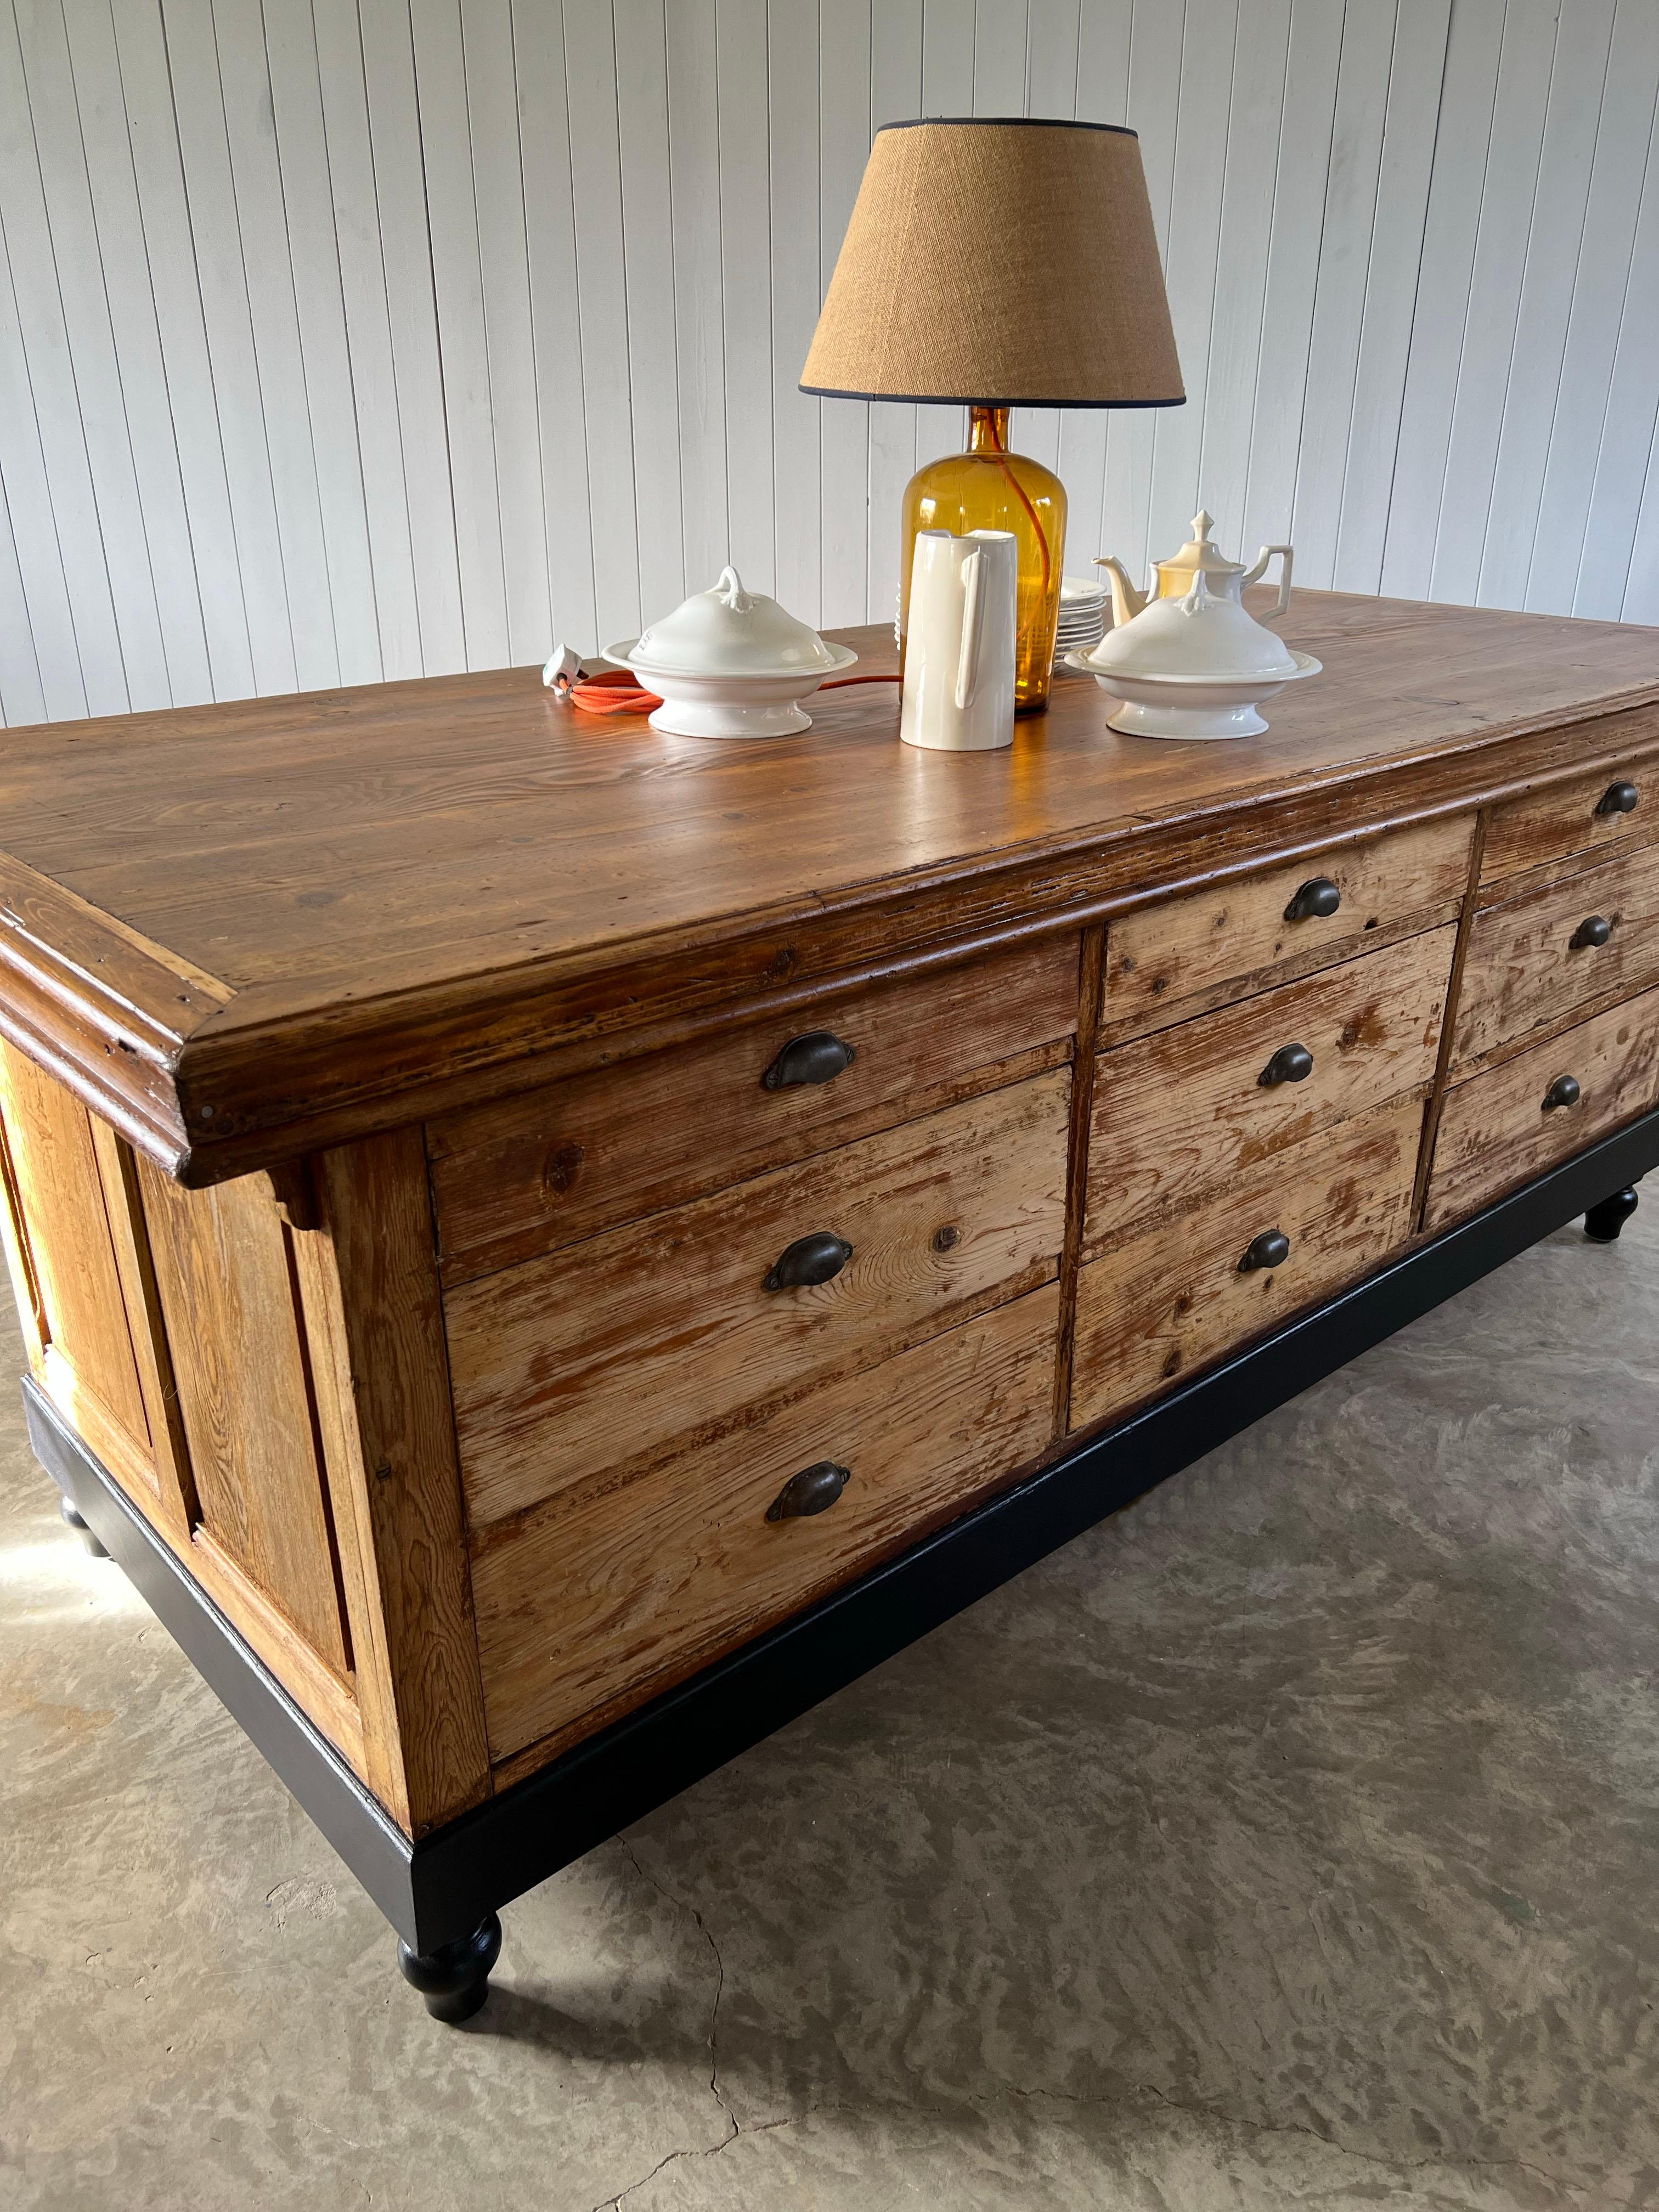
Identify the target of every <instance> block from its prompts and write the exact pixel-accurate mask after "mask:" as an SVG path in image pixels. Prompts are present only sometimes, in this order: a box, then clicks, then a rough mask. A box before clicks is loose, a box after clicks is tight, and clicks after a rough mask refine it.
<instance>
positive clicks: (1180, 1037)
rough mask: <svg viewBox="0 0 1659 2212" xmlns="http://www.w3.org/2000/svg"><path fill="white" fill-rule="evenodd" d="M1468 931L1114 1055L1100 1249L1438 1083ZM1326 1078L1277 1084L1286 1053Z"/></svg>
mask: <svg viewBox="0 0 1659 2212" xmlns="http://www.w3.org/2000/svg"><path fill="white" fill-rule="evenodd" d="M1455 936H1456V931H1455V927H1445V928H1443V929H1434V930H1430V931H1427V932H1426V933H1425V934H1424V935H1423V936H1421V937H1413V938H1409V939H1407V941H1406V942H1405V943H1404V944H1403V945H1390V946H1388V947H1386V948H1385V949H1384V950H1383V951H1380V952H1368V953H1367V954H1366V955H1365V956H1364V958H1363V959H1358V960H1351V961H1348V962H1346V963H1345V964H1344V965H1343V966H1342V967H1340V968H1336V969H1331V970H1330V971H1329V972H1328V974H1326V975H1313V976H1310V977H1309V978H1308V979H1307V980H1306V981H1304V982H1299V983H1285V984H1281V985H1280V986H1279V987H1278V988H1277V989H1276V990H1272V991H1263V992H1261V994H1259V995H1258V996H1257V997H1255V998H1254V999H1246V1000H1243V1003H1242V1004H1240V1005H1238V1006H1229V1007H1226V1008H1225V1009H1224V1010H1223V1011H1222V1012H1218V1013H1209V1014H1201V1015H1200V1016H1199V1017H1198V1018H1196V1019H1195V1020H1193V1021H1190V1022H1182V1023H1181V1024H1179V1025H1178V1026H1176V1028H1173V1029H1167V1030H1159V1031H1158V1033H1157V1034H1156V1035H1155V1036H1147V1037H1140V1038H1138V1039H1136V1040H1135V1041H1133V1042H1131V1043H1127V1044H1120V1045H1115V1046H1114V1047H1113V1048H1112V1049H1111V1050H1110V1051H1109V1052H1104V1053H1102V1054H1101V1055H1100V1057H1099V1060H1098V1061H1097V1066H1096V1071H1095V1096H1094V1110H1093V1114H1092V1117H1091V1132H1090V1139H1089V1188H1088V1212H1087V1216H1086V1218H1085V1238H1086V1240H1087V1241H1088V1243H1090V1244H1091V1245H1094V1244H1097V1243H1099V1242H1100V1241H1101V1240H1102V1239H1103V1238H1104V1237H1117V1236H1120V1235H1121V1234H1122V1233H1123V1232H1124V1231H1126V1230H1127V1229H1128V1228H1129V1227H1131V1226H1132V1225H1133V1224H1135V1223H1137V1222H1139V1221H1140V1220H1142V1219H1143V1218H1146V1217H1151V1216H1155V1215H1157V1214H1159V1213H1161V1212H1167V1211H1168V1210H1170V1208H1171V1207H1174V1206H1179V1205H1181V1204H1182V1203H1183V1202H1185V1201H1187V1200H1190V1199H1192V1198H1194V1197H1195V1196H1197V1195H1198V1194H1199V1193H1200V1192H1201V1191H1204V1190H1206V1189H1208V1188H1212V1187H1213V1186H1214V1185H1216V1184H1218V1183H1220V1182H1224V1181H1225V1180H1227V1179H1229V1178H1231V1177H1232V1176H1237V1174H1238V1173H1239V1172H1240V1171H1241V1170H1243V1169H1247V1168H1249V1167H1252V1166H1253V1165H1254V1164H1255V1163H1256V1162H1257V1161H1258V1160H1261V1159H1263V1158H1266V1157H1267V1155H1268V1154H1269V1153H1272V1152H1282V1151H1283V1150H1285V1148H1286V1147H1287V1146H1291V1145H1297V1144H1300V1143H1301V1142H1302V1140H1303V1139H1304V1138H1305V1137H1309V1136H1311V1135H1312V1134H1313V1133H1314V1132H1315V1131H1316V1130H1319V1129H1323V1128H1328V1127H1331V1126H1332V1125H1334V1123H1336V1122H1338V1121H1344V1120H1346V1119H1347V1118H1348V1117H1350V1116H1351V1115H1356V1114H1362V1113H1364V1112H1366V1111H1368V1110H1369V1109H1370V1108H1371V1107H1373V1106H1378V1105H1381V1104H1383V1103H1384V1102H1385V1101H1387V1100H1389V1099H1390V1098H1396V1097H1404V1096H1408V1095H1409V1096H1416V1095H1419V1094H1420V1093H1421V1092H1422V1091H1425V1090H1426V1088H1427V1086H1428V1085H1429V1083H1430V1081H1431V1079H1432V1077H1433V1074H1434V1066H1435V1057H1436V1054H1437V1048H1438V1044H1439V1036H1440V1018H1441V1013H1442V1010H1443V1006H1444V1003H1445V996H1446V985H1447V980H1448V977H1449V973H1450V969H1451V957H1452V945H1453V941H1454V939H1455ZM1297 1045H1300V1046H1302V1047H1303V1048H1304V1049H1305V1050H1306V1051H1307V1052H1309V1053H1310V1054H1311V1055H1312V1058H1313V1072H1312V1073H1311V1074H1310V1075H1308V1076H1307V1077H1305V1078H1304V1079H1303V1080H1301V1081H1299V1082H1278V1083H1264V1082H1263V1081H1262V1080H1261V1079H1262V1077H1263V1075H1264V1074H1265V1073H1266V1072H1267V1066H1268V1063H1269V1062H1270V1061H1271V1060H1273V1057H1274V1055H1275V1054H1277V1053H1279V1051H1280V1050H1281V1048H1291V1047H1293V1046H1297Z"/></svg>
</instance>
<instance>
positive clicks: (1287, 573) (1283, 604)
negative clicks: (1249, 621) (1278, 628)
mask: <svg viewBox="0 0 1659 2212" xmlns="http://www.w3.org/2000/svg"><path fill="white" fill-rule="evenodd" d="M1275 553H1277V554H1278V555H1279V559H1280V560H1281V561H1282V562H1284V564H1285V565H1284V567H1283V568H1281V569H1280V570H1279V597H1278V598H1277V599H1275V600H1274V601H1273V605H1272V606H1271V608H1269V610H1268V611H1267V613H1266V614H1265V615H1263V616H1262V617H1261V619H1262V621H1263V622H1277V621H1278V620H1279V617H1280V615H1282V614H1283V613H1284V612H1285V609H1286V608H1287V607H1288V606H1289V605H1290V604H1291V562H1292V561H1293V560H1294V559H1295V557H1296V549H1295V547H1294V546H1291V545H1264V546H1263V547H1262V549H1261V557H1260V558H1259V559H1258V560H1257V562H1256V564H1255V568H1247V569H1246V570H1245V571H1244V574H1243V575H1242V576H1241V577H1240V578H1239V580H1238V588H1239V590H1240V591H1241V592H1242V591H1243V588H1244V586H1245V585H1246V584H1254V583H1257V582H1259V581H1260V580H1261V577H1262V575H1263V574H1265V573H1266V571H1267V563H1268V562H1269V561H1271V560H1272V559H1273V555H1274V554H1275Z"/></svg>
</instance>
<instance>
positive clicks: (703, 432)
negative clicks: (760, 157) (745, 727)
mask: <svg viewBox="0 0 1659 2212" xmlns="http://www.w3.org/2000/svg"><path fill="white" fill-rule="evenodd" d="M665 18H666V23H667V32H668V164H669V184H670V189H671V195H672V200H673V211H674V326H675V330H676V331H677V333H678V340H677V345H676V369H677V374H678V391H679V462H680V509H681V517H682V524H683V528H684V556H685V580H686V586H687V589H688V590H690V591H702V590H704V589H705V588H706V587H707V586H708V585H710V584H712V583H713V582H714V580H715V578H716V577H717V576H718V575H719V574H720V570H721V568H724V566H725V565H726V562H727V561H728V560H729V559H730V558H731V553H730V546H729V537H730V533H729V531H728V528H727V509H726V335H725V330H724V326H723V315H722V305H723V302H722V298H721V274H720V51H719V42H718V40H717V37H716V32H715V0H667V6H666V8H665ZM754 582H755V588H756V589H757V591H763V590H764V589H765V588H766V585H765V580H764V579H763V578H761V577H759V576H757V577H756V578H755V580H754Z"/></svg>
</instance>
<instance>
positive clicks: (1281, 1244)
mask: <svg viewBox="0 0 1659 2212" xmlns="http://www.w3.org/2000/svg"><path fill="white" fill-rule="evenodd" d="M1290 1256H1291V1240H1290V1238H1289V1237H1287V1236H1286V1235H1285V1232H1284V1231H1283V1230H1282V1229H1264V1230H1263V1231H1262V1232H1261V1236H1260V1237H1252V1238H1251V1239H1250V1241H1249V1244H1247V1245H1246V1246H1245V1248H1244V1257H1243V1259H1242V1260H1241V1261H1239V1263H1238V1272H1239V1273H1240V1274H1241V1275H1248V1274H1249V1273H1251V1272H1252V1270H1253V1269H1255V1268H1256V1267H1283V1266H1284V1264H1285V1261H1287V1260H1288V1259H1289V1258H1290Z"/></svg>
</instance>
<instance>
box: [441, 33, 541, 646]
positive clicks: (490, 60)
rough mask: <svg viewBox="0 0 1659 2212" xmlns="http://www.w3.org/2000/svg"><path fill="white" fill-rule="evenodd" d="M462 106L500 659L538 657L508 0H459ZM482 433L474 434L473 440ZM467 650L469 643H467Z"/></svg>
mask: <svg viewBox="0 0 1659 2212" xmlns="http://www.w3.org/2000/svg"><path fill="white" fill-rule="evenodd" d="M461 46H462V52H463V55H464V57H465V69H466V115H467V125H468V131H469V135H470V137H471V149H472V192H473V200H474V206H475V210H476V216H475V220H476V223H477V241H478V245H477V253H478V270H479V276H480V279H481V281H482V283H483V328H484V356H485V362H486V365H487V367H488V369H489V416H488V429H489V444H490V449H491V455H492V460H493V468H492V471H491V476H490V477H489V480H487V483H486V490H485V496H486V497H488V494H489V484H490V483H493V486H494V489H495V498H496V500H497V501H498V503H499V505H500V509H501V540H500V543H501V574H502V585H503V588H504V593H505V602H506V607H507V640H506V649H505V651H504V652H503V653H502V654H501V658H502V659H504V660H508V661H513V662H520V663H522V662H524V661H526V660H544V659H546V658H547V653H548V650H549V647H550V646H551V644H552V615H551V611H550V600H549V594H548V582H547V518H546V515H545V513H544V511H543V507H542V482H543V478H542V456H541V427H540V421H539V415H538V400H537V393H536V349H535V344H534V341H533V339H532V335H531V318H530V258H529V250H528V246H527V243H526V230H525V204H524V181H523V176H522V173H521V171H520V162H519V101H518V89H517V83H516V79H515V75H514V61H513V9H512V0H461ZM481 442H482V441H481ZM469 657H471V649H470V648H469Z"/></svg>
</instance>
